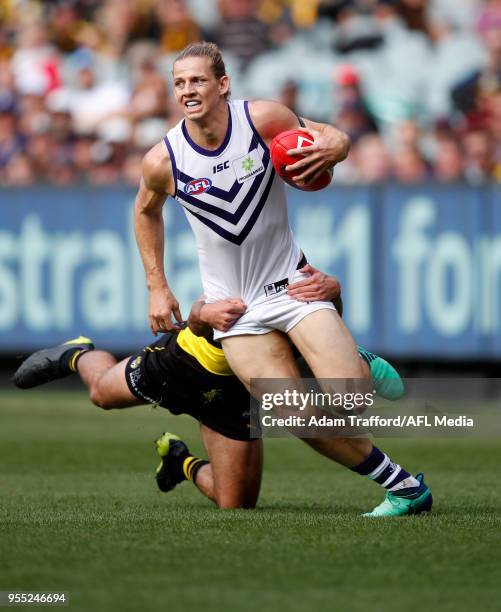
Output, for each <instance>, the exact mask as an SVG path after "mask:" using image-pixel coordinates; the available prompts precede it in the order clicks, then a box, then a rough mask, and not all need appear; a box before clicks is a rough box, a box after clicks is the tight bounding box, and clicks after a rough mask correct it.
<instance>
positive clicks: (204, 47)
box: [174, 41, 230, 98]
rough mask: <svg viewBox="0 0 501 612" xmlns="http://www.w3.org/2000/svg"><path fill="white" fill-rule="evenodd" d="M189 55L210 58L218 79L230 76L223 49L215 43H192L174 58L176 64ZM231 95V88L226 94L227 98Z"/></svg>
mask: <svg viewBox="0 0 501 612" xmlns="http://www.w3.org/2000/svg"><path fill="white" fill-rule="evenodd" d="M187 57H206V58H207V59H208V60H210V63H211V68H212V72H213V73H214V76H215V77H216V79H220V78H221V77H224V76H228V75H227V74H226V66H225V65H224V60H223V56H222V55H221V50H220V49H219V47H218V46H217V45H216V44H215V43H211V42H205V41H204V42H198V43H191V44H189V45H188V46H187V47H185V48H184V49H183V50H182V51H181V52H180V53H179V55H178V56H177V57H176V59H175V60H174V64H175V63H176V62H179V61H180V60H183V59H186V58H187ZM229 95H230V90H229V89H228V91H227V92H226V94H225V96H224V97H225V98H227V97H228V96H229Z"/></svg>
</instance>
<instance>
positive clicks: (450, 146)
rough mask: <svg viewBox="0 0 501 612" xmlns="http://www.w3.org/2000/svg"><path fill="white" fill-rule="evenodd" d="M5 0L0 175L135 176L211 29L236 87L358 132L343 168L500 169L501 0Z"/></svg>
mask: <svg viewBox="0 0 501 612" xmlns="http://www.w3.org/2000/svg"><path fill="white" fill-rule="evenodd" d="M4 4H5V6H4V7H3V8H4V9H5V11H4V12H3V13H2V16H1V21H0V179H1V182H2V184H5V185H13V186H17V185H30V184H33V183H36V182H48V183H52V184H56V185H63V184H70V183H72V182H74V181H86V182H90V183H93V184H112V183H115V182H123V183H126V184H128V185H137V182H138V179H139V175H140V170H141V158H142V156H143V154H144V153H145V151H146V150H147V149H148V148H149V147H151V146H152V145H154V144H155V143H157V142H159V141H161V139H162V138H163V136H164V135H165V133H166V132H167V131H168V129H169V128H170V127H172V126H173V125H175V124H176V123H177V122H178V121H179V120H180V119H181V118H182V117H181V112H180V109H179V107H178V106H177V104H176V103H175V100H174V99H173V97H172V95H171V93H170V91H169V85H168V83H169V76H170V70H171V64H172V58H173V56H175V54H177V52H178V51H179V50H180V49H182V48H183V47H184V46H185V45H186V44H188V43H190V42H194V41H197V40H201V39H204V38H209V39H213V40H216V42H219V43H220V45H221V47H222V49H223V52H224V53H225V59H226V65H227V68H228V69H229V71H230V76H231V77H232V79H233V91H235V92H236V94H235V95H237V96H238V97H247V96H249V95H251V96H260V97H261V96H264V97H270V98H273V99H278V100H280V101H281V102H282V103H284V104H286V105H287V106H288V107H290V108H291V109H292V110H293V111H294V112H295V113H296V114H298V115H300V116H301V115H303V116H307V117H310V118H312V119H314V120H319V121H329V120H330V121H332V122H333V123H334V124H335V125H337V126H338V127H339V128H341V129H343V130H345V131H346V132H347V133H348V134H349V135H350V137H351V140H352V143H353V145H352V151H351V154H350V156H349V158H348V160H347V161H346V162H345V163H344V164H342V165H341V166H340V167H339V168H337V169H336V180H337V181H338V182H347V183H354V182H357V181H359V182H363V183H377V182H382V181H387V180H398V181H402V182H406V183H415V182H418V181H421V180H427V179H428V178H433V179H436V180H438V181H442V182H447V183H449V182H453V181H458V180H459V181H460V180H466V181H468V182H469V183H473V184H477V183H484V182H487V181H491V180H497V181H500V180H501V145H500V144H499V143H500V142H501V2H500V1H499V0H461V2H455V1H454V0H51V1H47V2H41V1H40V0H30V2H7V3H4ZM208 31H210V32H211V33H212V34H211V35H210V36H209V35H208V34H207V32H208Z"/></svg>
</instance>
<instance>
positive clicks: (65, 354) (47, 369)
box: [13, 336, 94, 389]
mask: <svg viewBox="0 0 501 612" xmlns="http://www.w3.org/2000/svg"><path fill="white" fill-rule="evenodd" d="M93 350H94V345H93V344H92V340H89V338H85V336H79V337H78V338H75V339H73V340H68V341H67V342H64V344H58V345H57V346H53V347H51V348H46V349H42V350H40V351H36V352H35V353H33V354H32V355H30V356H29V357H28V359H26V360H25V361H23V363H22V364H21V365H20V366H19V368H18V369H17V370H16V373H15V374H14V377H13V381H14V384H15V385H16V387H19V388H20V389H31V388H32V387H37V386H38V385H43V384H45V383H48V382H50V381H51V380H56V379H57V378H64V377H65V376H69V375H70V374H72V373H74V372H76V371H77V370H76V358H77V357H78V355H80V354H81V353H85V352H87V351H93Z"/></svg>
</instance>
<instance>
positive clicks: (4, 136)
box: [0, 112, 24, 168]
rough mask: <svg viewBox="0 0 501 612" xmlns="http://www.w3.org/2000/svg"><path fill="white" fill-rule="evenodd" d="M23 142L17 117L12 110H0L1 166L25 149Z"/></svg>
mask: <svg viewBox="0 0 501 612" xmlns="http://www.w3.org/2000/svg"><path fill="white" fill-rule="evenodd" d="M23 144H24V143H23V139H22V137H21V134H20V132H19V131H18V129H17V121H16V117H15V116H14V115H13V114H12V113H10V112H0V168H2V167H3V166H5V165H6V164H8V163H9V161H10V160H11V159H12V157H14V155H16V154H17V153H19V152H20V151H21V150H22V149H23Z"/></svg>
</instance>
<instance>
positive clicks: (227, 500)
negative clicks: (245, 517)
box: [216, 495, 257, 510]
mask: <svg viewBox="0 0 501 612" xmlns="http://www.w3.org/2000/svg"><path fill="white" fill-rule="evenodd" d="M256 503H257V499H250V498H249V497H248V496H239V495H218V496H217V497H216V505H217V507H218V508H219V510H252V509H254V508H255V507H256Z"/></svg>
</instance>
